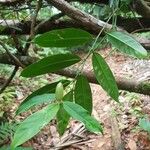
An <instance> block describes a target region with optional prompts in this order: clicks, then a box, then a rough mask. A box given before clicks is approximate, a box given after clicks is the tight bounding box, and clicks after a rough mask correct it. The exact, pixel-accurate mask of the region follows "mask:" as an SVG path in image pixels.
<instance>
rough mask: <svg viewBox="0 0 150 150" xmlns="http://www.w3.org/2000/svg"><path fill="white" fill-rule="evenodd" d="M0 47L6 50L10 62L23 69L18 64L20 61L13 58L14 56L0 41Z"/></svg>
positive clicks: (20, 64)
mask: <svg viewBox="0 0 150 150" xmlns="http://www.w3.org/2000/svg"><path fill="white" fill-rule="evenodd" d="M0 45H1V46H2V47H3V48H4V50H6V52H7V54H8V56H9V57H10V59H12V60H13V61H14V62H15V63H16V64H17V66H21V67H23V68H24V67H25V66H24V65H23V64H22V63H21V62H20V60H19V59H18V58H17V57H15V56H14V55H13V54H12V53H11V52H10V51H9V50H8V49H7V47H6V46H5V44H4V43H3V42H2V41H0Z"/></svg>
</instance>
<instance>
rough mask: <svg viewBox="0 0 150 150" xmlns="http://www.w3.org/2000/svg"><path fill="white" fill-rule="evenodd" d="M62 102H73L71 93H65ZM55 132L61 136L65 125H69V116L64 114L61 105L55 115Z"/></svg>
mask: <svg viewBox="0 0 150 150" xmlns="http://www.w3.org/2000/svg"><path fill="white" fill-rule="evenodd" d="M63 101H73V91H70V92H69V93H67V94H66V95H65V96H64V98H63ZM56 117H57V130H58V133H59V135H63V134H64V132H65V130H66V128H67V125H68V123H69V119H70V115H69V114H68V113H67V112H66V110H65V109H64V108H63V105H62V104H61V105H60V109H59V111H58V113H57V116H56Z"/></svg>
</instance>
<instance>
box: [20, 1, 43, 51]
mask: <svg viewBox="0 0 150 150" xmlns="http://www.w3.org/2000/svg"><path fill="white" fill-rule="evenodd" d="M41 7H42V0H39V1H38V2H37V5H36V10H35V14H34V15H33V16H32V21H31V28H30V36H29V38H28V40H27V42H26V44H25V47H24V49H23V51H24V53H25V54H26V53H27V51H28V49H29V47H30V45H31V41H32V39H33V37H34V35H35V32H36V31H35V29H34V28H35V25H36V18H37V16H38V12H39V11H40V9H41Z"/></svg>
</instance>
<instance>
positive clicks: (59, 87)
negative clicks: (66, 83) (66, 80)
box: [55, 82, 64, 101]
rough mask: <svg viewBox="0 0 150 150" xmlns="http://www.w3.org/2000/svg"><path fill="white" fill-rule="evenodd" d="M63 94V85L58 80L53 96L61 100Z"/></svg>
mask: <svg viewBox="0 0 150 150" xmlns="http://www.w3.org/2000/svg"><path fill="white" fill-rule="evenodd" d="M63 96H64V87H63V84H62V83H61V82H59V83H58V84H57V86H56V91H55V98H56V100H57V101H61V100H62V99H63Z"/></svg>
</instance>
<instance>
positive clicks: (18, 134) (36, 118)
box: [11, 104, 59, 148]
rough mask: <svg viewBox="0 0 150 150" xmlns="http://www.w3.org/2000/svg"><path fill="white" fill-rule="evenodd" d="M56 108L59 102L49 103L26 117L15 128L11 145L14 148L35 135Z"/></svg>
mask: <svg viewBox="0 0 150 150" xmlns="http://www.w3.org/2000/svg"><path fill="white" fill-rule="evenodd" d="M58 110H59V104H51V105H48V106H47V107H45V108H44V109H42V110H40V111H38V112H36V113H34V114H32V115H31V116H29V117H28V118H26V119H25V120H24V121H23V122H22V123H21V124H20V125H19V126H18V128H17V129H16V131H15V133H14V137H13V140H12V144H11V147H12V148H15V147H17V146H19V145H21V144H23V143H24V142H26V141H27V140H29V139H30V138H32V137H33V136H34V135H36V134H37V133H38V132H39V131H40V130H41V129H42V128H43V127H44V126H45V125H47V124H48V123H49V122H50V121H51V120H52V119H53V118H54V117H55V116H56V114H57V112H58Z"/></svg>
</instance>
